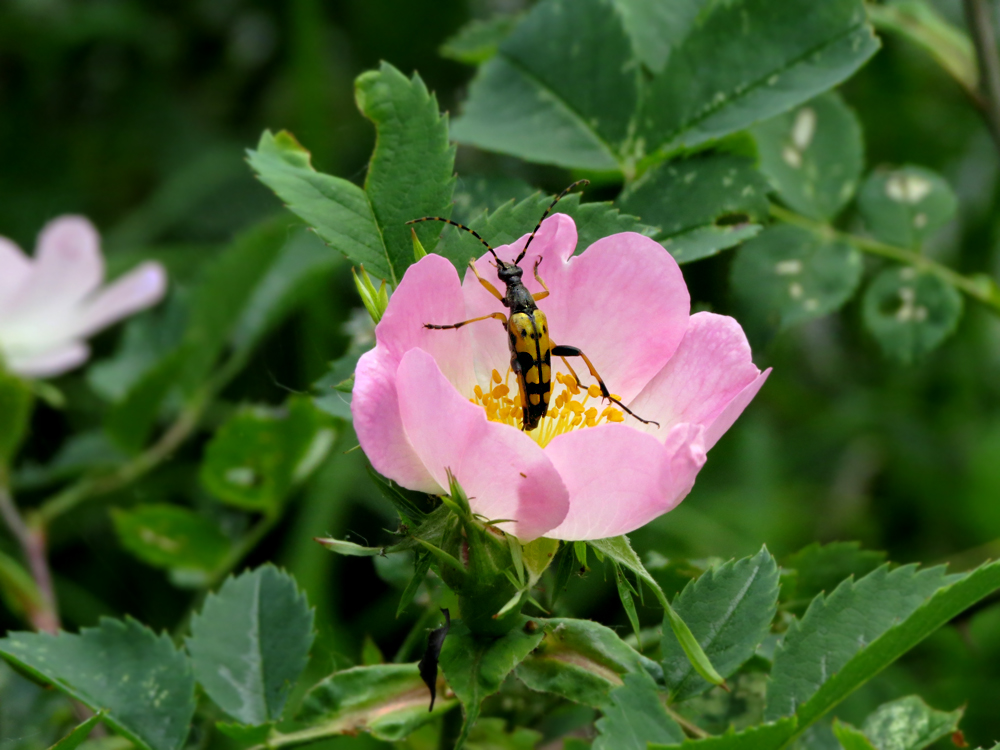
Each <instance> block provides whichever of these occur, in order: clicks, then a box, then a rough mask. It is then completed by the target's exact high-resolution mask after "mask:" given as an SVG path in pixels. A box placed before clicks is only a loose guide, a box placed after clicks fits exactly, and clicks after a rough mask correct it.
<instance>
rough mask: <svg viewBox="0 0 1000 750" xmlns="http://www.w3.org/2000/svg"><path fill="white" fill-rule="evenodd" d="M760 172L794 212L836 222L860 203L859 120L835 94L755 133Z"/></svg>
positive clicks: (761, 126)
mask: <svg viewBox="0 0 1000 750" xmlns="http://www.w3.org/2000/svg"><path fill="white" fill-rule="evenodd" d="M753 135H754V139H755V140H756V141H757V148H758V150H759V152H760V169H761V171H762V172H763V173H764V174H765V175H767V177H768V179H769V180H770V181H771V184H772V185H773V186H774V189H775V191H776V192H777V194H778V197H779V198H781V200H782V202H783V203H785V204H786V205H787V206H788V207H789V208H792V209H794V210H795V211H798V212H799V213H800V214H805V215H806V216H809V217H812V218H814V219H820V220H826V221H829V220H831V219H833V218H835V217H836V216H837V215H838V214H839V213H840V211H841V209H843V208H844V206H846V205H847V203H848V202H849V201H850V200H851V198H853V197H854V193H855V192H856V191H857V189H858V182H859V180H860V179H861V170H862V168H863V167H864V143H863V142H862V135H861V124H860V123H859V122H858V118H857V115H855V114H854V112H853V111H852V110H851V109H850V108H849V107H848V106H847V105H846V104H844V100H843V99H841V97H840V96H839V95H838V94H836V93H835V92H831V93H827V94H823V95H822V96H818V97H816V98H815V99H813V100H811V101H809V102H807V103H806V104H804V105H802V106H801V107H798V108H797V109H794V110H792V111H790V112H786V113H784V114H781V115H778V116H777V117H774V118H771V119H770V120H767V121H766V122H762V123H759V124H758V125H756V126H755V127H754V128H753Z"/></svg>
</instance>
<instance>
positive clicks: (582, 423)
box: [469, 368, 625, 448]
mask: <svg viewBox="0 0 1000 750" xmlns="http://www.w3.org/2000/svg"><path fill="white" fill-rule="evenodd" d="M510 376H511V371H510V368H507V375H506V377H501V376H500V373H499V372H498V371H496V370H494V371H493V377H492V379H491V380H490V383H489V385H488V388H489V389H490V390H488V391H487V390H483V389H482V387H480V386H478V385H477V386H476V387H475V396H474V397H473V398H471V399H469V400H470V401H471V402H472V403H474V404H476V405H477V406H481V407H483V409H484V410H485V411H486V418H487V419H489V420H490V421H491V422H502V423H503V424H509V425H510V426H511V427H516V428H517V429H519V430H520V429H521V427H522V426H523V425H524V419H523V414H522V408H521V400H520V396H519V394H518V393H517V382H516V381H515V382H514V384H513V386H514V387H513V389H511V386H510V385H509V381H510ZM552 390H553V395H554V396H555V398H554V399H553V400H552V401H551V402H550V403H549V409H548V412H547V413H546V415H545V416H544V417H542V418H541V419H540V420H539V421H538V426H536V427H535V429H533V430H531V431H530V432H528V433H527V434H528V436H529V437H531V439H532V440H534V441H535V442H536V443H538V444H539V445H540V446H542V447H543V448H544V447H545V446H546V445H548V444H549V443H550V442H551V441H552V439H553V438H554V437H556V436H557V435H562V434H564V433H566V432H569V431H570V430H575V429H577V428H583V427H596V426H597V425H599V424H601V423H602V422H623V421H624V420H625V415H624V414H623V413H622V411H621V410H620V409H617V408H615V407H614V406H613V405H610V406H606V407H604V409H603V410H600V409H598V407H599V406H600V405H601V402H600V398H601V389H600V388H599V387H598V386H597V385H592V386H589V387H587V388H582V387H581V386H580V384H579V383H577V382H576V378H574V377H573V376H572V375H563V374H562V373H561V372H559V373H556V382H555V383H553V384H552ZM612 395H614V394H612ZM615 398H619V397H618V396H615ZM592 399H593V400H594V401H595V403H596V406H588V403H589V402H590V401H591V400H592Z"/></svg>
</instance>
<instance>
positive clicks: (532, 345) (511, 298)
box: [406, 180, 660, 432]
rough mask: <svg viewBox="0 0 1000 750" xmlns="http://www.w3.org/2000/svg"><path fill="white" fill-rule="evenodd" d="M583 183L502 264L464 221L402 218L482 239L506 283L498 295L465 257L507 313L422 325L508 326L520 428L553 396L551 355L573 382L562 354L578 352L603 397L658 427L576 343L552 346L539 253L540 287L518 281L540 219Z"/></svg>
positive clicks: (532, 423)
mask: <svg viewBox="0 0 1000 750" xmlns="http://www.w3.org/2000/svg"><path fill="white" fill-rule="evenodd" d="M588 184H590V183H589V181H588V180H577V181H576V182H574V183H573V184H572V185H570V186H569V187H568V188H566V189H565V190H563V191H562V192H561V193H559V195H557V196H556V197H555V200H553V201H552V203H551V204H549V207H548V208H547V209H545V213H544V214H542V218H541V219H539V220H538V224H536V225H535V228H534V230H533V231H532V232H531V236H530V237H528V241H527V242H526V243H524V248H523V249H522V250H521V253H520V254H519V255H518V256H517V259H516V260H515V261H514V262H513V263H507V262H505V261H502V260H500V258H498V257H497V254H496V252H494V250H493V248H492V247H490V244H489V243H488V242H487V241H486V240H484V239H483V238H482V237H480V236H479V234H478V233H477V232H475V231H474V230H472V229H469V227H467V226H465V225H464V224H459V223H458V222H457V221H452V220H451V219H445V218H442V217H440V216H425V217H423V218H421V219H414V220H413V221H408V222H406V223H407V224H417V223H419V222H421V221H441V222H444V223H445V224H451V225H452V226H455V227H458V228H459V229H462V230H464V231H466V232H469V233H470V234H471V235H472V236H474V237H475V238H476V239H477V240H479V241H480V242H482V243H483V245H485V246H486V249H487V250H489V251H490V254H491V255H492V256H493V258H494V259H495V260H496V267H497V277H498V278H499V279H500V281H502V282H503V283H504V285H505V286H506V293H505V294H501V293H500V291H499V290H498V289H497V288H496V287H495V286H493V284H491V283H490V282H489V281H487V280H486V279H484V278H483V277H482V276H480V275H479V271H477V270H476V266H475V262H474V259H470V260H469V267H470V268H471V269H472V272H473V273H474V274H475V275H476V278H477V279H479V283H480V284H482V285H483V287H485V288H486V290H487V291H488V292H489V293H490V294H492V295H493V296H494V297H496V298H497V299H498V300H500V302H501V304H503V306H504V307H506V308H508V309H509V310H510V317H509V318H508V317H507V316H506V315H504V314H503V313H502V312H495V313H490V314H489V315H483V316H482V317H480V318H472V319H471V320H463V321H461V322H460V323H451V324H448V325H436V324H433V323H425V324H424V328H434V329H439V330H440V329H446V328H461V327H462V326H464V325H468V324H469V323H475V322H477V321H480V320H488V319H490V318H495V319H496V320H499V321H500V322H501V323H502V324H503V326H504V328H505V329H506V331H507V336H508V339H509V345H510V368H511V370H512V371H513V372H514V375H515V376H516V377H517V385H518V388H519V389H520V394H521V408H522V412H523V420H522V421H523V424H522V427H521V429H522V430H524V431H525V432H527V431H529V430H533V429H535V427H537V426H538V422H539V421H540V420H541V419H542V417H544V416H545V414H546V413H547V412H548V410H549V399H550V397H551V395H552V357H553V355H554V356H556V357H559V358H561V359H562V361H563V363H564V364H565V365H566V367H567V369H569V371H570V374H571V375H572V376H573V378H574V379H575V380H576V382H577V383H579V382H580V378H579V376H578V375H577V374H576V372H574V371H573V368H572V366H571V365H570V363H569V362H567V361H566V358H567V357H579V358H580V359H582V360H583V361H584V364H586V365H587V369H588V370H589V371H590V374H591V375H592V376H593V377H594V379H595V380H596V381H597V384H598V386H599V387H600V389H601V396H602V397H603V398H606V399H607V400H608V401H610V402H612V403H614V404H617V405H618V406H619V407H620V408H621V409H623V410H624V411H625V412H627V413H628V414H630V415H632V416H633V417H635V418H636V419H638V420H639V421H640V422H642V423H643V424H655V425H656V426H657V427H659V426H660V425H659V423H657V422H653V421H650V420H646V419H643V418H642V417H639V416H637V415H636V414H634V413H633V412H632V411H631V410H630V409H629V408H628V407H627V406H625V404H623V403H622V402H621V401H619V400H618V399H617V398H615V397H614V396H612V395H611V392H610V391H609V390H608V388H607V386H606V385H605V384H604V380H602V379H601V376H600V375H598V374H597V370H596V369H595V367H594V365H593V363H592V362H591V361H590V359H589V358H588V357H587V355H586V354H584V353H583V352H582V351H580V350H579V349H577V348H576V347H575V346H566V345H557V344H554V343H553V342H552V339H551V338H550V337H549V324H548V320H546V318H545V313H543V312H542V311H541V310H539V309H538V305H536V304H535V303H536V302H538V301H539V300H542V299H545V298H546V297H548V296H549V288H548V287H547V286H545V282H544V281H542V278H541V276H539V275H538V265H539V263H541V262H542V259H541V257H539V258H538V260H536V261H535V267H534V269H533V273H534V276H535V280H536V281H537V282H538V283H539V284H541V286H542V289H543V290H544V291H541V292H538V293H536V294H532V293H531V292H529V291H528V288H527V287H526V286H525V285H524V283H523V282H522V281H521V276H522V274H523V273H524V269H522V268H521V267H520V266H519V265H518V264H519V263H520V262H521V261H522V260H523V259H524V255H525V253H527V252H528V246H529V245H530V244H531V241H532V240H533V239H535V233H536V232H538V230H539V228H541V226H542V222H543V221H545V218H546V217H547V216H548V215H549V213H551V211H552V209H553V208H555V205H556V203H558V202H559V200H560V199H561V198H563V197H564V196H565V195H567V194H568V193H569V192H570V191H571V190H573V188H575V187H577V186H578V185H588Z"/></svg>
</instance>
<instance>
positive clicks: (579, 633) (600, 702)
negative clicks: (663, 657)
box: [517, 618, 655, 709]
mask: <svg viewBox="0 0 1000 750" xmlns="http://www.w3.org/2000/svg"><path fill="white" fill-rule="evenodd" d="M543 622H544V625H545V631H544V636H545V637H544V639H543V640H542V641H541V643H540V644H539V646H538V648H536V649H535V650H534V651H533V652H532V653H531V655H530V656H528V657H527V658H526V659H524V660H523V661H522V662H521V663H520V664H519V665H518V667H517V677H518V679H520V680H521V682H523V683H524V684H525V685H527V686H528V687H529V688H531V689H532V690H537V691H539V692H545V693H552V694H554V695H558V696H561V697H563V698H566V699H567V700H571V701H573V702H574V703H582V704H583V705H585V706H590V707H592V708H600V709H604V708H605V707H607V706H609V705H610V703H609V701H610V700H611V698H610V695H611V693H612V691H613V690H614V689H615V688H617V687H620V686H621V685H622V684H623V678H624V676H625V675H627V674H637V673H640V672H645V671H647V669H648V667H647V664H650V662H649V661H648V660H646V659H644V657H643V656H642V655H640V654H639V653H638V652H636V651H635V650H634V649H633V648H631V647H630V646H629V645H628V644H626V643H625V642H624V641H622V640H621V638H619V637H618V635H617V634H616V633H615V631H613V630H611V629H610V628H608V627H606V626H604V625H601V624H599V623H596V622H591V621H590V620H574V619H569V618H552V619H550V620H544V621H543ZM652 666H655V664H653V665H652Z"/></svg>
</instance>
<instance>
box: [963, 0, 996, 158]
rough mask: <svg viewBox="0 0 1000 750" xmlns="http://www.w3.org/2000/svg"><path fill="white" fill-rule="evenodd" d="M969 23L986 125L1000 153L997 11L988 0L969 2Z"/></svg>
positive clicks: (966, 15)
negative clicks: (994, 21)
mask: <svg viewBox="0 0 1000 750" xmlns="http://www.w3.org/2000/svg"><path fill="white" fill-rule="evenodd" d="M965 20H966V22H967V23H968V25H969V31H970V32H971V33H972V41H973V43H974V44H975V45H976V58H977V59H978V60H979V71H980V74H979V88H980V92H981V95H982V98H983V103H984V112H985V115H986V123H987V125H989V129H990V135H992V136H993V141H994V143H995V144H996V146H997V148H998V149H1000V55H998V54H997V39H996V33H995V31H994V29H993V9H992V8H991V7H990V5H989V3H988V2H987V0H965Z"/></svg>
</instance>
